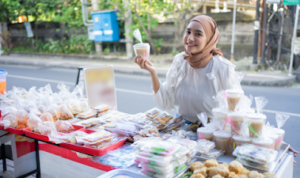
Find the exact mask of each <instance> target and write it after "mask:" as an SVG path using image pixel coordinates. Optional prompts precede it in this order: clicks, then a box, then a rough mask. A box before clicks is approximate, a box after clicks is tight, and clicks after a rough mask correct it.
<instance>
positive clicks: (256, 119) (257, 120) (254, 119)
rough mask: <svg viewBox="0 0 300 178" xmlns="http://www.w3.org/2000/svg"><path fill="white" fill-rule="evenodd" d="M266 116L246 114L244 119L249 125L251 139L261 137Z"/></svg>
mask: <svg viewBox="0 0 300 178" xmlns="http://www.w3.org/2000/svg"><path fill="white" fill-rule="evenodd" d="M266 118H267V116H266V115H264V114H258V113H253V114H247V115H246V117H245V119H246V120H247V121H249V122H250V123H251V124H250V125H249V135H250V137H252V138H258V137H261V136H262V131H263V127H264V125H265V121H266Z"/></svg>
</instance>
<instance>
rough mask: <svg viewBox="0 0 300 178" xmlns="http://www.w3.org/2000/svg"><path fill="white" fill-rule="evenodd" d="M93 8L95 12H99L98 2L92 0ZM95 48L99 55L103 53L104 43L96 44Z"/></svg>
mask: <svg viewBox="0 0 300 178" xmlns="http://www.w3.org/2000/svg"><path fill="white" fill-rule="evenodd" d="M92 8H93V11H94V12H97V11H99V4H98V0H92ZM95 48H96V53H97V54H101V53H102V43H101V42H95Z"/></svg>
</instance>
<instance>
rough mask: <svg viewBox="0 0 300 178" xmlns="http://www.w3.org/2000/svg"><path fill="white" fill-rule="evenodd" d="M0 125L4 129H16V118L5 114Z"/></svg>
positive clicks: (13, 115)
mask: <svg viewBox="0 0 300 178" xmlns="http://www.w3.org/2000/svg"><path fill="white" fill-rule="evenodd" d="M1 124H2V125H3V126H4V129H7V128H8V127H12V128H16V127H17V126H18V120H17V116H16V115H15V114H13V113H12V114H7V115H5V116H4V117H3V120H2V121H1Z"/></svg>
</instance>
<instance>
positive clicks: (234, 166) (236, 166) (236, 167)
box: [229, 161, 244, 174]
mask: <svg viewBox="0 0 300 178" xmlns="http://www.w3.org/2000/svg"><path fill="white" fill-rule="evenodd" d="M229 170H230V172H234V173H236V174H240V173H242V172H243V170H244V166H243V165H242V164H241V163H240V162H238V161H232V162H231V163H230V164H229Z"/></svg>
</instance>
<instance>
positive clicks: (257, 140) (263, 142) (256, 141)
mask: <svg viewBox="0 0 300 178" xmlns="http://www.w3.org/2000/svg"><path fill="white" fill-rule="evenodd" d="M252 143H253V144H257V145H264V146H268V145H272V144H273V140H272V139H270V138H263V139H261V138H254V139H252Z"/></svg>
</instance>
